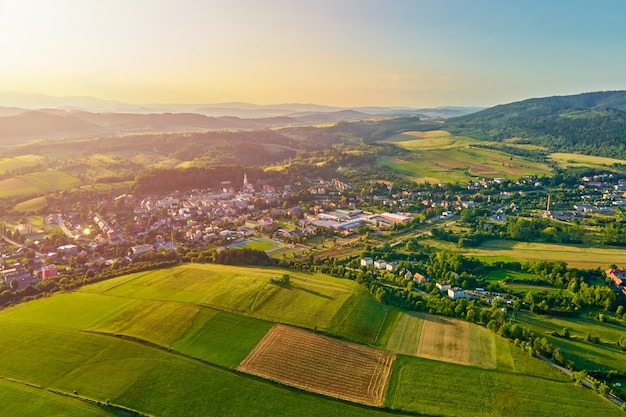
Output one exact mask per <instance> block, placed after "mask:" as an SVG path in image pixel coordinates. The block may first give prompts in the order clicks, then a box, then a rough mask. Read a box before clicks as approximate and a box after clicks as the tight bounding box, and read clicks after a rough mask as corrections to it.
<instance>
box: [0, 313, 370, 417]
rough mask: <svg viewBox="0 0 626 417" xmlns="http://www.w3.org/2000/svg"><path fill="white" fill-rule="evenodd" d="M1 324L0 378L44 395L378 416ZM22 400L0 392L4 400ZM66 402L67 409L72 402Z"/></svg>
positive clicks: (143, 349)
mask: <svg viewBox="0 0 626 417" xmlns="http://www.w3.org/2000/svg"><path fill="white" fill-rule="evenodd" d="M0 325H1V326H2V332H0V347H1V348H2V350H3V352H4V354H5V355H8V356H7V357H10V358H11V360H10V361H9V360H7V361H3V363H2V364H0V376H2V377H5V378H13V379H16V380H20V381H24V382H26V383H33V384H37V385H41V386H42V387H44V388H45V389H55V390H59V391H63V392H67V393H72V392H73V391H76V392H77V393H78V395H81V396H83V397H86V398H91V399H95V400H98V401H105V400H107V399H108V400H110V402H111V403H112V404H119V405H122V406H125V407H128V408H131V409H133V410H138V411H141V412H143V413H148V414H150V415H154V416H163V417H170V416H171V417H178V416H181V415H182V416H206V415H216V416H233V417H235V416H237V417H241V416H247V415H268V416H270V415H285V416H307V417H308V416H319V415H348V416H360V415H365V416H373V415H380V414H379V413H377V412H373V411H371V410H364V409H362V408H360V407H356V406H351V405H349V404H345V403H338V402H337V401H332V400H329V399H324V398H320V397H314V396H308V395H303V394H302V392H296V391H293V390H290V389H288V388H285V387H279V386H276V385H273V384H269V383H266V382H264V381H259V380H254V379H251V378H248V377H244V376H242V375H241V374H238V373H234V372H232V371H228V370H225V369H222V368H219V367H214V366H210V365H207V364H202V363H200V362H198V361H194V360H192V359H188V358H183V357H181V356H178V355H174V354H172V353H169V352H165V351H163V350H160V349H155V348H151V347H147V346H144V345H142V344H140V343H135V342H131V341H126V340H122V339H119V338H116V337H111V336H103V335H96V334H91V333H85V332H81V331H76V330H66V329H62V328H57V327H47V326H40V325H37V326H31V325H27V324H25V323H14V322H11V321H9V320H3V319H0ZM17 396H18V394H17V393H11V392H4V391H3V392H2V393H0V398H17ZM35 399H37V398H36V397H30V400H31V401H33V404H31V405H29V407H32V408H31V409H33V410H37V408H36V407H40V408H41V410H46V409H48V408H49V409H50V410H53V409H54V407H57V406H58V404H57V401H56V400H55V398H49V397H48V396H44V397H43V398H41V400H40V401H41V404H40V405H39V406H37V405H36V404H35V403H34V401H35ZM37 400H38V401H39V399H37ZM22 401H25V400H24V399H23V400H22ZM61 402H62V403H64V404H66V408H70V403H71V401H69V399H68V401H61ZM2 407H7V406H6V405H5V404H2V405H0V409H2ZM9 409H10V408H9ZM25 409H26V410H28V409H29V408H25ZM88 409H89V407H85V406H84V405H82V404H80V403H79V404H77V405H76V407H73V408H72V410H71V412H69V411H68V412H67V413H66V414H59V415H68V416H72V415H76V416H84V415H86V416H89V415H91V414H89V413H88V412H87V411H84V410H88ZM72 413H73V414H72ZM2 415H3V416H4V415H7V414H4V413H3V414H2ZM17 415H20V416H22V415H25V414H20V413H17ZM26 415H28V414H26ZM32 415H52V414H51V413H50V412H43V413H37V412H34V413H33V414H32ZM93 415H106V414H105V413H100V414H97V413H93Z"/></svg>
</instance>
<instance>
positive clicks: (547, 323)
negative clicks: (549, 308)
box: [515, 312, 626, 372]
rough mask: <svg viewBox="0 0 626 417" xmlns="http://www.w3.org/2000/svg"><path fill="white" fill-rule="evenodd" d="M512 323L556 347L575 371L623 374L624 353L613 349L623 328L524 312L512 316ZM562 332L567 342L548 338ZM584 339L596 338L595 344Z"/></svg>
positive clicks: (625, 369) (559, 338)
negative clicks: (608, 371) (616, 370)
mask: <svg viewBox="0 0 626 417" xmlns="http://www.w3.org/2000/svg"><path fill="white" fill-rule="evenodd" d="M515 320H516V321H517V322H520V323H521V324H523V325H525V326H526V327H528V328H529V329H531V330H532V331H534V332H535V334H537V335H541V336H542V337H546V338H547V339H548V340H549V341H550V342H551V343H552V344H554V345H555V346H557V347H560V348H561V349H562V350H563V352H565V357H566V358H568V359H571V360H573V361H574V362H575V363H576V365H577V367H580V368H585V369H595V370H608V369H618V370H620V371H622V372H626V352H624V351H623V350H622V349H620V348H619V347H618V346H616V343H617V341H618V340H619V338H620V337H621V336H622V335H624V333H625V332H626V328H625V327H624V326H620V325H617V324H611V323H600V322H597V321H595V320H592V319H588V318H586V317H548V316H539V315H536V314H530V313H526V312H519V313H515ZM564 328H567V329H568V330H569V333H570V338H569V339H566V338H561V337H555V336H552V332H561V331H562V330H563V329H564ZM587 335H591V336H592V337H593V336H597V337H598V338H599V343H593V342H590V341H587V340H586V339H587ZM568 353H569V355H568Z"/></svg>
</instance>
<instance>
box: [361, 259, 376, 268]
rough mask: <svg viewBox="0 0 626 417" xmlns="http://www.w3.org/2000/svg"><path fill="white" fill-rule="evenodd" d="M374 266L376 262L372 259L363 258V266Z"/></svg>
mask: <svg viewBox="0 0 626 417" xmlns="http://www.w3.org/2000/svg"><path fill="white" fill-rule="evenodd" d="M372 265H374V260H373V259H372V258H362V259H361V266H372Z"/></svg>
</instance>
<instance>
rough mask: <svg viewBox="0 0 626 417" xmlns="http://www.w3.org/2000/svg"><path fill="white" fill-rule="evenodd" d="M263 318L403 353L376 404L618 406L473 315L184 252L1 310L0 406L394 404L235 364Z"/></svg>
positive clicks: (275, 409) (158, 409)
mask: <svg viewBox="0 0 626 417" xmlns="http://www.w3.org/2000/svg"><path fill="white" fill-rule="evenodd" d="M283 273H289V274H290V276H291V280H290V285H289V286H285V287H280V286H277V285H274V284H270V283H269V280H270V279H271V277H273V276H276V275H282V274H283ZM520 315H521V314H520ZM525 320H526V321H527V322H530V319H525ZM275 322H281V323H287V324H296V325H299V326H302V327H306V328H310V329H317V330H320V331H323V332H325V333H329V334H334V335H337V336H340V337H341V338H345V339H349V340H353V341H358V342H362V343H365V344H368V345H373V346H379V347H386V348H387V350H389V351H391V352H398V353H405V354H410V355H411V356H408V355H406V356H405V355H400V356H398V359H397V360H396V362H395V363H394V365H393V368H392V375H391V377H390V379H389V382H388V384H387V387H388V388H387V392H386V394H385V395H384V403H385V405H386V406H388V407H390V408H393V409H394V410H401V411H406V412H409V413H427V414H429V415H444V416H474V415H475V416H478V415H501V416H526V415H529V416H530V415H534V416H543V415H563V416H570V415H572V416H573V415H584V414H585V413H586V412H587V411H588V410H589V409H593V410H597V411H598V413H600V414H598V415H606V416H612V415H619V414H620V413H621V411H620V410H619V409H617V407H615V406H613V405H612V404H610V403H608V402H606V401H604V400H602V399H600V398H599V397H598V396H597V395H596V394H594V393H592V392H591V391H590V390H585V389H582V388H578V387H576V386H574V385H573V384H572V383H571V382H569V380H568V378H567V377H566V376H564V375H563V374H561V373H559V372H558V371H556V370H554V369H553V368H551V367H550V366H549V365H547V364H545V363H543V362H541V361H539V360H537V359H535V358H532V357H531V356H529V355H528V354H526V353H525V352H523V351H521V350H520V349H519V348H517V347H515V346H514V345H513V344H511V343H509V342H508V341H506V340H504V339H502V338H500V337H498V336H496V335H494V334H492V333H490V332H489V331H487V330H486V329H484V328H482V327H479V326H476V325H472V324H469V323H466V322H462V321H459V320H455V319H449V318H444V317H438V316H430V315H426V314H415V313H405V312H403V311H401V310H399V309H397V308H392V307H388V306H385V305H382V304H380V303H378V302H376V301H375V300H374V299H373V298H372V297H371V296H370V295H369V294H368V293H366V292H365V290H364V289H362V288H361V287H359V286H358V284H357V283H354V282H352V281H347V280H340V279H335V278H331V277H328V276H325V275H321V274H309V273H302V272H297V271H285V270H281V269H277V268H246V267H230V266H223V265H193V264H191V265H181V266H178V267H174V268H167V269H162V270H157V271H148V272H142V273H136V274H131V275H127V276H123V277H119V278H114V279H111V280H107V281H103V282H100V283H97V284H93V285H90V286H86V287H83V288H82V289H81V290H79V291H74V292H70V293H62V294H58V295H54V296H52V297H48V298H43V299H40V300H36V301H31V302H28V303H24V304H21V305H18V306H14V307H10V308H7V309H4V310H2V311H0V328H1V329H2V331H1V332H0V349H1V350H2V352H3V357H5V358H10V360H4V361H1V362H0V388H2V389H0V412H2V415H3V416H4V415H9V416H11V415H44V414H45V415H55V414H54V413H52V414H50V413H49V412H48V411H47V410H58V412H57V413H56V415H67V416H74V415H76V416H91V415H93V416H101V415H123V414H119V411H115V410H113V409H112V408H111V407H106V408H98V407H96V406H92V405H90V404H88V403H84V402H79V401H77V400H76V399H73V398H69V397H64V396H59V395H57V394H53V393H52V392H51V391H50V390H56V391H61V392H65V393H69V394H70V395H73V394H72V393H73V392H76V395H78V396H81V397H83V398H88V399H91V400H93V401H101V402H104V401H106V400H108V401H109V402H110V403H111V404H114V405H120V406H124V407H127V408H129V409H132V410H136V411H139V412H142V413H147V414H150V415H154V416H163V417H169V416H181V415H185V416H206V415H219V416H225V417H228V416H250V415H252V416H268V415H281V416H304V417H307V416H320V415H341V416H382V415H392V414H393V415H396V413H395V411H394V412H391V411H390V410H388V409H377V408H373V407H366V406H362V405H356V404H352V403H349V402H345V401H341V400H336V399H330V398H327V397H324V396H320V395H316V394H310V393H307V392H304V391H302V390H299V389H296V388H290V387H287V386H284V385H281V384H278V383H275V382H271V381H268V380H265V379H262V378H259V377H256V376H252V375H248V374H245V373H242V372H241V371H238V370H237V368H238V366H239V365H240V364H241V362H242V361H243V360H244V359H245V358H246V357H247V356H248V355H249V354H250V352H252V351H253V349H254V348H255V346H257V344H258V343H259V341H261V340H262V339H263V338H264V337H265V335H266V334H268V332H269V331H270V329H271V328H273V326H274V324H275ZM540 324H541V323H537V324H536V325H535V326H536V327H537V328H539V326H540ZM587 324H589V325H593V323H585V322H580V323H579V324H577V325H576V326H580V328H579V327H575V326H571V328H572V333H573V334H574V335H577V334H578V333H577V332H580V331H582V330H581V329H582V328H583V327H585V326H587ZM553 326H555V327H560V326H561V323H560V322H559V323H554V324H553ZM536 331H538V330H536ZM598 332H599V330H598ZM618 334H619V329H618V328H615V329H612V330H610V331H609V330H605V333H603V334H600V336H601V338H602V339H603V340H604V339H607V340H609V339H610V340H613V339H614V338H615V337H617V335H618ZM126 336H128V337H126ZM129 337H130V338H129ZM597 354H598V355H599V353H597ZM420 355H421V356H428V357H429V358H432V359H438V360H432V359H426V358H424V357H419V356H420ZM625 363H626V362H625ZM26 384H33V385H34V386H37V387H41V388H36V387H34V386H28V385H26ZM26 398H30V401H29V403H28V404H25V402H26V401H28V400H26ZM7 404H16V407H17V406H19V405H21V406H22V407H23V408H21V409H19V411H18V409H17V408H14V407H12V406H11V405H7ZM22 410H24V411H23V413H22ZM44 410H45V411H44ZM114 412H117V413H118V414H111V413H114Z"/></svg>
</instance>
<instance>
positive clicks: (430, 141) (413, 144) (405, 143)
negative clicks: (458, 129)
mask: <svg viewBox="0 0 626 417" xmlns="http://www.w3.org/2000/svg"><path fill="white" fill-rule="evenodd" d="M382 142H386V143H394V144H396V145H398V146H400V147H402V148H405V149H409V150H412V151H414V150H429V149H442V148H450V147H458V146H460V145H461V144H463V145H466V144H469V143H476V141H475V140H473V139H469V138H465V137H460V136H454V137H453V136H452V135H450V133H448V132H446V131H443V130H432V131H428V132H419V131H413V132H404V133H399V134H397V135H393V136H390V137H388V138H387V139H385V140H384V141H382Z"/></svg>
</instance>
